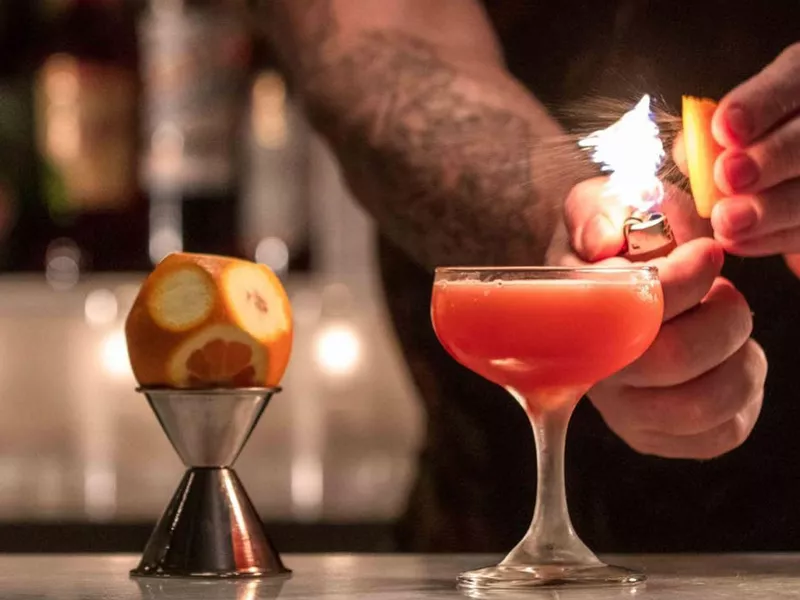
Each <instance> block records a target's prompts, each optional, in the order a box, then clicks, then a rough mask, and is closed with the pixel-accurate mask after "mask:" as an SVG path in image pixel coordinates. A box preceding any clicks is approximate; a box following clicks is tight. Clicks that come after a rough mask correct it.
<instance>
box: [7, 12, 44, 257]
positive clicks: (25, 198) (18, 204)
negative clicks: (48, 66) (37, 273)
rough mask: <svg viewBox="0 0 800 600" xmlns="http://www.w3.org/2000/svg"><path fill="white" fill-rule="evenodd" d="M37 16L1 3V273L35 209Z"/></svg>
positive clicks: (18, 251)
mask: <svg viewBox="0 0 800 600" xmlns="http://www.w3.org/2000/svg"><path fill="white" fill-rule="evenodd" d="M35 23H36V10H35V7H34V3H31V2H0V56H2V57H3V60H2V61H0V157H2V160H0V270H2V271H4V270H7V269H8V268H9V266H10V265H13V264H16V263H18V262H19V257H20V255H21V254H22V251H23V250H22V241H23V239H24V236H23V235H22V231H21V229H22V225H24V224H25V223H26V222H27V221H28V220H29V218H30V214H31V213H32V208H35V206H36V194H37V185H36V169H35V167H36V152H35V148H34V144H33V97H32V93H31V91H32V77H31V72H32V70H33V66H34V63H33V59H34V52H33V51H34V44H35V41H36V39H37V38H36V36H35V35H34V33H35Z"/></svg>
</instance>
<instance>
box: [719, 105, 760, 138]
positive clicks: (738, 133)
mask: <svg viewBox="0 0 800 600" xmlns="http://www.w3.org/2000/svg"><path fill="white" fill-rule="evenodd" d="M725 123H726V125H727V128H728V133H729V134H730V136H731V137H732V138H733V139H735V140H736V141H737V142H740V143H743V144H744V143H747V142H748V141H750V138H751V137H752V135H753V119H752V117H751V116H750V113H749V112H748V111H746V110H745V109H744V108H742V107H741V106H739V105H733V106H731V107H729V108H728V110H727V111H725Z"/></svg>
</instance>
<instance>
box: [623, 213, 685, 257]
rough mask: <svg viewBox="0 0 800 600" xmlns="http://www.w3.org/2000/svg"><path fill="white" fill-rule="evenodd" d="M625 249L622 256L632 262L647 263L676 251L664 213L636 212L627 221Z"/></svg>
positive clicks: (673, 238)
mask: <svg viewBox="0 0 800 600" xmlns="http://www.w3.org/2000/svg"><path fill="white" fill-rule="evenodd" d="M623 227H624V229H623V231H624V234H625V249H624V250H623V251H622V253H621V256H622V257H623V258H627V259H628V260H631V261H647V260H651V259H653V258H658V257H660V256H666V255H667V254H669V253H670V252H672V250H674V249H675V247H676V246H677V244H676V243H675V236H673V235H672V229H671V228H670V226H669V221H668V220H667V217H666V216H664V215H663V214H662V213H650V212H643V211H635V212H634V213H633V214H631V216H630V217H628V218H627V219H626V220H625V224H624V225H623Z"/></svg>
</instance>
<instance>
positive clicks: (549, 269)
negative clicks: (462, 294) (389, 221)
mask: <svg viewBox="0 0 800 600" xmlns="http://www.w3.org/2000/svg"><path fill="white" fill-rule="evenodd" d="M458 273H542V274H550V275H555V274H586V275H630V274H637V273H638V274H648V275H651V276H653V275H658V267H656V266H653V265H641V266H630V267H593V266H580V267H554V266H546V267H535V266H518V267H514V266H508V267H487V266H482V267H467V266H455V267H436V268H435V269H434V274H435V275H448V274H458Z"/></svg>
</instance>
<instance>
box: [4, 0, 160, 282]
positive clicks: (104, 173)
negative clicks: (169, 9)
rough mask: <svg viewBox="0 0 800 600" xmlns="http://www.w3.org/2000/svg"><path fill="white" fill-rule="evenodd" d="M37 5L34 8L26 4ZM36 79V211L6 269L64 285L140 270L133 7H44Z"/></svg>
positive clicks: (79, 0)
mask: <svg viewBox="0 0 800 600" xmlns="http://www.w3.org/2000/svg"><path fill="white" fill-rule="evenodd" d="M31 4H39V3H31ZM40 6H41V7H43V8H44V11H45V12H43V13H42V14H41V15H40V16H41V21H40V22H42V23H43V28H42V31H43V40H44V42H45V43H44V46H43V48H42V50H43V52H42V55H41V60H40V61H39V66H38V69H37V70H36V73H35V79H34V123H35V140H36V146H37V148H38V152H39V158H40V160H39V161H38V182H39V194H38V196H39V199H38V203H39V206H38V209H37V210H35V211H32V212H33V213H34V214H32V218H31V219H30V220H29V223H28V224H27V227H25V231H24V236H25V239H23V240H21V243H22V246H24V248H25V249H26V252H25V253H24V254H22V255H20V256H19V259H18V260H17V261H16V264H15V265H14V266H15V267H16V268H18V269H22V270H41V269H44V270H46V272H47V273H48V278H51V279H52V280H53V281H54V282H60V283H61V284H68V283H69V282H70V281H71V280H72V279H74V278H75V277H76V276H77V275H78V274H79V273H80V272H81V271H85V270H94V271H119V270H139V269H143V268H147V266H148V262H147V202H146V200H145V198H144V196H143V194H142V193H141V189H140V187H139V185H138V177H137V162H138V143H137V139H138V125H137V105H138V96H139V85H138V70H137V52H136V51H137V46H136V30H135V16H134V11H133V8H134V5H133V4H131V3H130V2H129V1H127V0H65V1H62V2H59V3H52V2H43V3H41V4H40Z"/></svg>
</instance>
